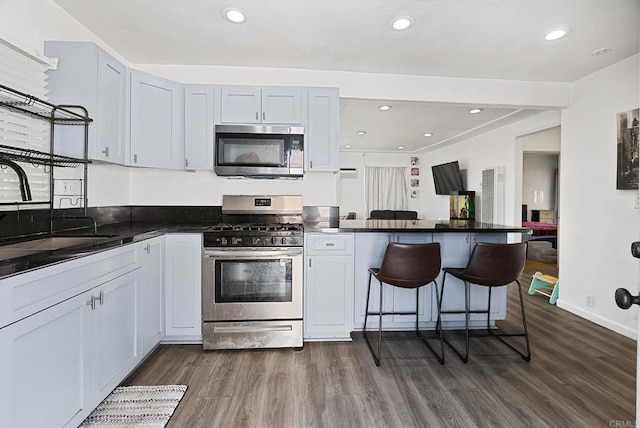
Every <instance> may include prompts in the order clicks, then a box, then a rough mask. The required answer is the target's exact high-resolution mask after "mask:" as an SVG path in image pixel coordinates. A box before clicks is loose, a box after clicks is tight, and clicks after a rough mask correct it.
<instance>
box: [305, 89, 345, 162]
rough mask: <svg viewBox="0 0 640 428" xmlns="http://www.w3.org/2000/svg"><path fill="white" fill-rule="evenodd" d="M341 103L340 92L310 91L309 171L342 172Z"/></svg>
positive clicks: (307, 141) (307, 135) (307, 149)
mask: <svg viewBox="0 0 640 428" xmlns="http://www.w3.org/2000/svg"><path fill="white" fill-rule="evenodd" d="M339 131H340V100H339V98H338V89H336V88H310V89H309V119H308V121H307V129H306V135H305V136H306V140H305V152H306V155H305V156H306V158H305V164H306V170H307V171H331V172H336V171H338V142H339Z"/></svg>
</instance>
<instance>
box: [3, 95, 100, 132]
mask: <svg viewBox="0 0 640 428" xmlns="http://www.w3.org/2000/svg"><path fill="white" fill-rule="evenodd" d="M0 106H2V107H5V108H6V109H8V110H11V111H14V112H17V113H23V114H28V115H29V116H31V117H35V118H37V119H41V120H45V121H47V122H53V123H55V124H65V125H86V124H87V123H89V122H92V121H93V120H92V119H91V118H89V117H85V116H82V115H81V114H78V113H74V112H73V111H70V110H68V109H66V108H64V107H59V106H56V105H54V104H51V103H48V102H46V101H43V100H41V99H39V98H36V97H34V96H31V95H28V94H25V93H22V92H20V91H16V90H15V89H11V88H8V87H6V86H4V85H0Z"/></svg>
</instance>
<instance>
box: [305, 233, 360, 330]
mask: <svg viewBox="0 0 640 428" xmlns="http://www.w3.org/2000/svg"><path fill="white" fill-rule="evenodd" d="M305 254H306V256H305V290H304V302H305V305H304V339H305V340H351V330H353V325H352V320H353V235H352V234H306V236H305Z"/></svg>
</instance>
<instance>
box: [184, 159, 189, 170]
mask: <svg viewBox="0 0 640 428" xmlns="http://www.w3.org/2000/svg"><path fill="white" fill-rule="evenodd" d="M184 167H185V168H189V159H185V160H184Z"/></svg>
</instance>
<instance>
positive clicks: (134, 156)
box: [133, 155, 138, 163]
mask: <svg viewBox="0 0 640 428" xmlns="http://www.w3.org/2000/svg"><path fill="white" fill-rule="evenodd" d="M133 162H134V163H138V155H133Z"/></svg>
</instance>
